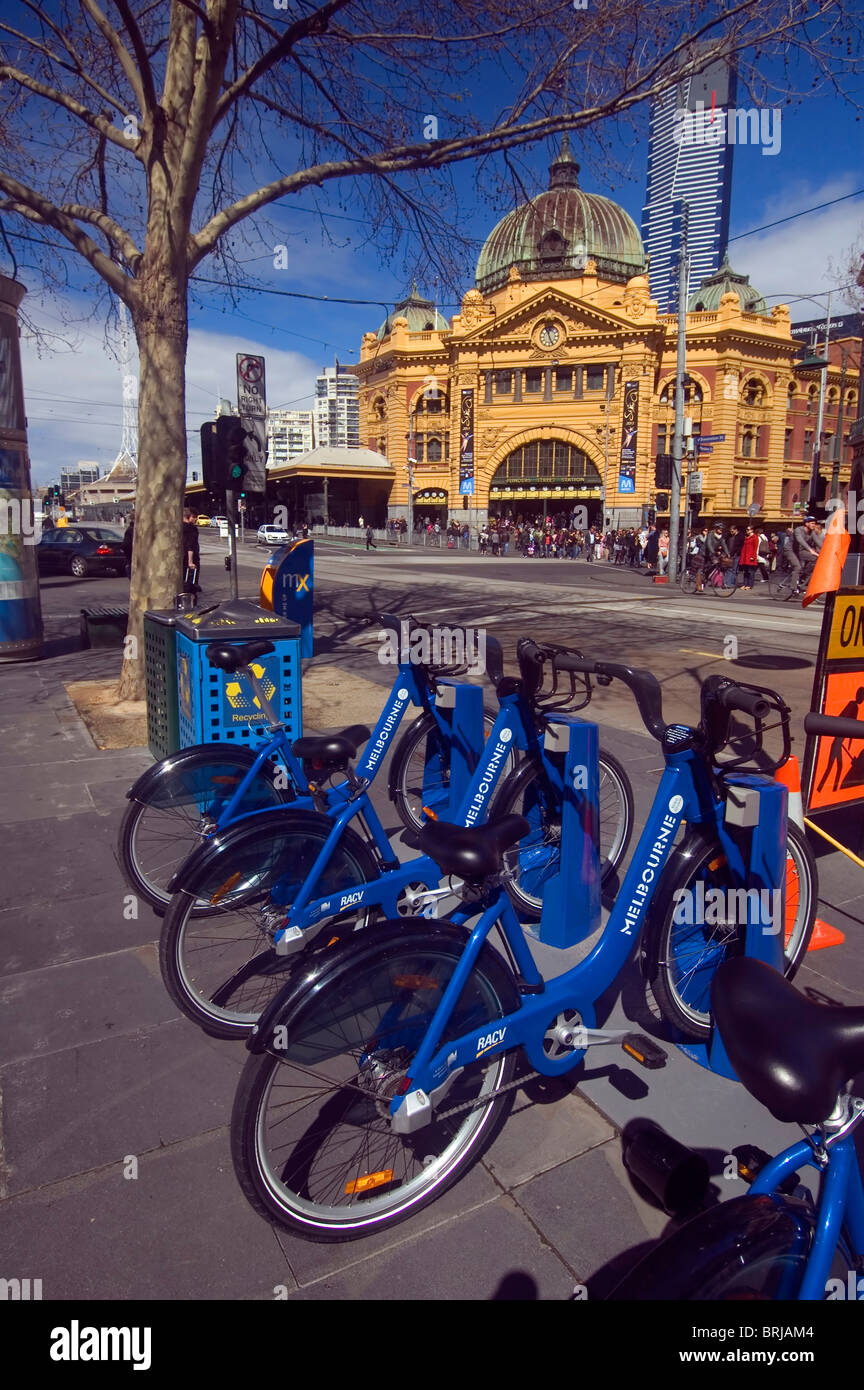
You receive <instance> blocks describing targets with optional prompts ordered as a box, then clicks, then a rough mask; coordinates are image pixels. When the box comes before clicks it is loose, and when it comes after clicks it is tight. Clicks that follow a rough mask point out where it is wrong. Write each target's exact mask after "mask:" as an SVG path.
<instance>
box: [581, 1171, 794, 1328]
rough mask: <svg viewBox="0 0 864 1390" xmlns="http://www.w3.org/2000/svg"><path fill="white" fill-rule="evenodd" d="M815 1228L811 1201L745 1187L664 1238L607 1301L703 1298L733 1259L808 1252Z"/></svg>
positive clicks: (739, 1259) (736, 1261)
mask: <svg viewBox="0 0 864 1390" xmlns="http://www.w3.org/2000/svg"><path fill="white" fill-rule="evenodd" d="M815 1229H816V1216H815V1213H814V1211H813V1208H812V1207H811V1206H810V1204H809V1203H808V1202H804V1201H801V1200H800V1199H799V1198H797V1197H782V1196H779V1195H777V1194H775V1195H773V1196H770V1197H768V1196H762V1197H759V1196H754V1195H753V1194H752V1193H750V1192H745V1193H744V1194H743V1195H742V1196H740V1197H733V1198H732V1199H731V1200H730V1201H728V1202H721V1203H720V1204H719V1205H718V1206H716V1207H712V1208H711V1209H710V1210H709V1211H703V1212H700V1213H699V1215H698V1216H694V1217H693V1218H692V1219H691V1220H690V1221H688V1222H687V1223H686V1225H684V1226H682V1227H681V1228H680V1229H679V1230H677V1231H675V1232H674V1234H673V1235H671V1236H669V1237H668V1238H667V1239H666V1240H662V1241H661V1242H660V1244H659V1245H656V1246H655V1247H654V1249H653V1250H651V1251H650V1252H649V1253H648V1254H647V1255H646V1256H645V1258H644V1259H643V1260H641V1261H640V1263H639V1264H637V1265H636V1266H635V1268H633V1269H632V1270H631V1271H630V1272H629V1274H627V1275H626V1276H625V1278H624V1279H623V1280H622V1281H621V1283H620V1284H618V1285H617V1286H616V1287H615V1288H614V1289H613V1290H612V1291H611V1293H609V1294H607V1295H606V1298H607V1301H611V1302H618V1301H619V1300H620V1301H624V1300H634V1301H650V1302H657V1301H660V1302H667V1301H670V1302H685V1303H687V1302H691V1301H699V1299H700V1296H701V1297H703V1298H705V1297H708V1296H709V1295H708V1294H707V1293H702V1291H703V1290H706V1289H710V1287H711V1284H712V1282H713V1280H715V1279H716V1277H717V1276H718V1275H719V1274H720V1273H721V1272H722V1271H723V1270H724V1269H726V1268H728V1267H729V1265H730V1264H731V1263H733V1262H735V1263H737V1264H740V1265H742V1266H746V1264H747V1263H748V1260H749V1259H752V1258H754V1257H755V1256H757V1255H764V1254H765V1253H766V1252H768V1253H770V1252H771V1251H772V1250H776V1251H777V1252H783V1251H795V1252H798V1251H801V1252H806V1251H807V1250H809V1249H810V1245H811V1242H812V1240H813V1238H814V1236H815ZM792 1296H794V1295H792Z"/></svg>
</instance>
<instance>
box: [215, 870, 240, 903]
mask: <svg viewBox="0 0 864 1390" xmlns="http://www.w3.org/2000/svg"><path fill="white" fill-rule="evenodd" d="M242 877H243V874H242V872H241V871H240V870H239V869H238V871H237V873H236V874H232V875H231V877H230V878H226V880H225V882H224V883H223V884H222V885H221V886H220V887H219V888H217V889H216V892H215V893H214V894H213V896H212V898H211V899H210V901H211V903H218V902H221V901H222V899H223V898H224V897H225V895H226V893H230V892H231V889H232V888H233V887H234V885H235V883H237V881H238V880H239V879H241V878H242Z"/></svg>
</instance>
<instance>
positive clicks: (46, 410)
mask: <svg viewBox="0 0 864 1390" xmlns="http://www.w3.org/2000/svg"><path fill="white" fill-rule="evenodd" d="M25 305H26V301H25ZM65 307H68V308H71V309H72V310H74V301H72V300H70V301H69V302H68V304H67V305H66V306H65ZM30 314H31V318H32V320H33V321H34V323H36V324H38V325H39V326H40V327H45V328H46V329H49V330H50V331H52V332H59V331H61V330H60V318H59V315H58V314H57V312H56V308H49V307H47V306H46V307H45V308H42V307H40V306H39V305H36V306H35V308H33V309H31V310H30ZM62 333H63V338H64V339H66V340H67V343H71V344H72V346H71V347H70V346H68V345H61V344H58V347H57V350H56V351H45V350H42V352H41V355H40V353H39V352H38V351H37V348H36V345H35V343H34V342H33V341H32V340H31V339H29V338H27V337H23V338H22V340H21V356H22V364H23V373H24V400H25V408H26V411H27V419H28V442H29V449H30V458H31V467H32V481H33V483H34V485H44V484H46V483H48V482H51V481H56V480H58V479H59V477H60V469H61V468H63V467H66V466H74V465H75V464H76V463H77V462H78V461H79V460H83V459H86V460H91V461H94V462H97V463H99V465H100V466H101V468H102V470H103V472H104V471H106V470H107V469H108V468H109V467H110V465H111V464H112V463H113V461H114V459H115V458H116V456H117V452H118V450H119V448H120V438H121V424H122V386H121V372H120V366H119V364H118V363H117V362H116V361H115V360H114V359H113V358H112V357H111V355H110V354H109V352H108V351H107V349H106V346H105V339H104V334H103V333H102V331H101V330H100V328H99V326H98V323H97V322H95V321H94V322H86V323H82V324H81V325H80V326H75V327H73V328H71V329H67V330H62ZM238 352H253V353H260V354H262V355H263V356H264V357H265V358H266V364H267V398H268V401H269V402H270V404H271V405H274V406H276V405H284V404H286V403H287V402H289V401H291V402H295V403H296V405H297V407H298V408H304V407H308V406H309V405H311V400H312V395H313V393H314V389H315V377H316V375H317V373H318V371H319V370H320V365H321V364H320V362H319V361H318V360H317V358H316V359H312V358H310V357H306V356H304V355H303V354H302V353H299V352H286V351H283V350H280V349H278V348H274V347H273V346H272V345H270V344H267V345H262V344H261V343H260V342H258V341H257V340H256V339H255V338H252V337H250V336H249V335H248V334H247V333H245V332H237V331H235V330H233V329H232V330H231V331H230V332H228V333H217V332H212V331H206V330H200V329H192V330H191V331H190V334H189V351H188V355H187V363H186V409H187V418H186V426H187V440H188V450H189V462H190V467H194V466H195V465H196V464H197V463H198V461H199V460H200V446H199V439H198V429H199V427H200V425H201V424H202V423H203V421H204V420H207V419H211V418H212V417H213V415H214V413H215V410H216V405H217V402H218V400H219V398H220V397H221V396H225V397H228V398H229V399H231V400H233V399H234V396H235V394H236V387H235V382H236V371H235V354H236V353H238ZM298 398H299V399H298ZM193 461H194V462H193Z"/></svg>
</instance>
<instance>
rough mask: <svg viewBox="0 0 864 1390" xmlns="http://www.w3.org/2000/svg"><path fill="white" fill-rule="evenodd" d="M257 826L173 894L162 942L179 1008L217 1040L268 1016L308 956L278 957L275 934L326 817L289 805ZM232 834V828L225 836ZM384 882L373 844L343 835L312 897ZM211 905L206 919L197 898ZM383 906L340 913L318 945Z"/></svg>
mask: <svg viewBox="0 0 864 1390" xmlns="http://www.w3.org/2000/svg"><path fill="white" fill-rule="evenodd" d="M264 826H265V822H263V821H262V822H261V827H262V828H259V827H258V825H257V824H256V822H247V823H245V824H244V825H243V826H237V827H236V828H235V830H234V832H233V838H232V839H229V840H228V842H227V843H226V845H225V846H224V850H221V851H219V852H217V853H215V854H214V855H213V858H212V862H211V864H210V865H209V866H208V868H207V870H206V873H205V874H204V876H203V879H201V881H199V880H196V881H195V883H194V892H180V893H175V894H174V896H173V897H172V899H171V904H170V906H169V908H168V911H167V913H166V914H165V920H164V922H163V924H162V933H161V936H160V939H159V965H160V968H161V971H162V978H163V980H164V982H165V988H166V989H167V990H168V993H169V994H170V996H171V998H172V999H173V1000H174V1003H175V1004H176V1005H177V1007H178V1009H180V1010H181V1012H182V1013H184V1014H185V1015H186V1017H187V1018H189V1019H191V1020H192V1022H193V1023H197V1024H198V1026H199V1027H200V1028H203V1030H204V1032H205V1033H209V1034H210V1036H211V1037H214V1038H243V1037H247V1036H248V1035H249V1033H250V1032H251V1030H252V1027H253V1025H254V1024H255V1023H256V1022H257V1020H258V1018H259V1016H260V1015H261V1013H262V1012H263V1010H264V1009H265V1008H266V1007H267V1005H268V1004H269V1003H270V1001H271V1000H272V999H273V997H274V996H275V995H276V993H277V992H278V991H279V989H281V988H282V986H283V985H284V984H285V981H286V978H287V974H288V972H289V971H290V970H292V969H293V968H294V966H295V964H296V963H297V962H298V961H304V962H305V961H306V958H307V957H306V953H305V952H301V953H298V954H297V955H294V956H280V955H277V954H276V952H275V950H274V948H273V944H272V942H273V934H274V932H276V931H277V930H278V929H279V928H280V927H282V926H283V925H284V923H285V919H286V916H287V913H288V910H289V905H290V903H291V902H292V901H293V899H294V898H295V897H296V895H297V892H298V890H299V888H300V886H301V885H302V883H303V882H304V880H305V879H306V877H307V876H308V874H309V872H310V870H311V868H312V866H313V864H314V862H315V860H316V858H317V856H318V854H319V853H320V852H321V849H322V847H323V845H324V841H325V840H326V839H327V836H328V835H329V834H330V831H331V830H332V828H333V826H332V822H331V821H330V820H329V819H328V818H327V816H324V815H321V814H320V813H319V812H316V811H291V810H289V809H286V810H284V811H280V812H278V813H277V815H276V816H275V817H274V816H272V815H271V816H269V817H268V818H267V822H266V828H264ZM228 833H229V835H230V834H231V833H232V832H230V831H229V832H228ZM377 877H378V867H377V865H376V863H375V860H374V858H373V856H372V853H371V851H370V849H369V848H368V846H367V845H366V844H364V842H363V841H362V840H361V839H360V838H359V836H358V835H356V834H355V833H354V831H353V830H351V829H350V827H349V828H348V829H346V830H345V831H344V832H343V834H342V838H341V840H340V841H339V844H338V846H337V848H336V850H335V851H334V853H333V854H332V855H331V857H330V861H329V863H328V864H327V867H326V869H325V870H324V873H323V874H322V875H321V877H320V878H319V880H318V885H317V887H316V889H315V896H317V897H324V896H325V895H327V894H331V893H332V894H333V898H334V906H336V904H337V902H338V899H339V896H340V894H344V893H345V892H346V891H350V890H351V889H352V888H356V887H357V886H358V885H360V884H363V883H369V882H370V881H371V880H372V879H374V878H377ZM202 898H203V899H204V900H206V901H208V903H209V904H210V912H209V914H208V915H207V916H206V917H205V918H203V920H202V919H201V916H200V914H198V913H196V912H195V910H194V908H195V903H196V900H200V899H202ZM376 915H377V909H364V910H363V911H361V912H346V913H344V914H336V916H335V919H331V918H329V917H328V918H322V919H321V920H322V921H324V922H325V923H326V926H325V927H324V929H323V930H322V931H320V932H319V933H317V935H316V936H315V937H314V938H313V940H312V942H311V945H310V948H308V949H312V950H316V949H322V948H324V947H326V946H327V945H328V944H329V943H331V942H332V940H333V938H334V936H335V937H336V938H340V939H341V938H342V937H344V936H346V935H349V934H351V933H352V932H354V931H356V930H358V929H359V928H360V927H364V926H368V924H369V923H370V922H371V921H372V920H373V919H374V917H375V916H376Z"/></svg>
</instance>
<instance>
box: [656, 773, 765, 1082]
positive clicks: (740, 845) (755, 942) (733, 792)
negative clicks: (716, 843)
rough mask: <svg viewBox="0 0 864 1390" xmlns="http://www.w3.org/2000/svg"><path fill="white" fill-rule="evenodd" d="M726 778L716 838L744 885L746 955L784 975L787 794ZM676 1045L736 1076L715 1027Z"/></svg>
mask: <svg viewBox="0 0 864 1390" xmlns="http://www.w3.org/2000/svg"><path fill="white" fill-rule="evenodd" d="M725 782H726V786H727V788H728V789H729V795H728V796H727V798H726V811H725V816H724V824H723V827H722V829H721V831H720V838H721V841H722V843H723V848H724V850H725V852H726V857H727V860H728V862H729V864H730V866H731V867H732V869H733V871H734V872H735V873H736V876H737V875H739V874H740V875H741V877H742V879H743V881H744V882H745V883H746V885H747V888H746V892H747V897H746V903H747V909H746V910H747V925H746V930H745V943H746V954H747V955H748V956H753V957H754V958H755V959H756V960H762V961H764V962H765V964H766V965H770V966H771V967H772V969H774V970H777V971H779V972H780V973H781V974H782V973H783V947H784V944H785V943H784V924H785V921H786V891H787V882H786V811H787V800H788V793H787V791H786V788H785V786H783V784H782V783H781V782H775V781H773V780H772V779H769V778H767V777H764V776H756V775H754V774H752V773H743V772H742V773H736V774H731V775H729V776H728V777H727V778H726V779H725ZM745 853H746V854H747V858H746V860H745ZM754 889H755V890H756V891H755V893H754V892H753V890H754ZM777 892H779V893H780V912H779V914H775V913H774V912H772V915H771V920H770V921H769V922H766V921H765V920H764V910H763V907H764V904H765V902H766V901H770V902H771V903H772V904H773V903H775V902H776V899H775V897H774V894H775V893H777ZM765 894H768V895H769V897H768V898H766V897H765V896H764V895H765ZM736 901H737V900H736ZM678 1047H679V1048H680V1050H681V1051H682V1052H683V1053H685V1055H686V1056H688V1057H690V1058H692V1060H693V1061H694V1062H698V1063H699V1065H700V1066H702V1067H708V1068H709V1069H710V1070H711V1071H714V1072H717V1073H718V1074H719V1075H720V1076H726V1077H728V1078H729V1079H730V1080H732V1081H737V1080H738V1078H737V1076H736V1075H735V1072H734V1071H733V1069H732V1064H731V1063H730V1061H729V1058H728V1057H727V1055H726V1049H725V1047H724V1046H723V1042H722V1040H721V1038H720V1034H719V1033H718V1031H717V1029H716V1028H714V1029H712V1031H711V1039H710V1041H709V1042H708V1043H692V1042H688V1043H678Z"/></svg>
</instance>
